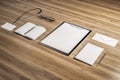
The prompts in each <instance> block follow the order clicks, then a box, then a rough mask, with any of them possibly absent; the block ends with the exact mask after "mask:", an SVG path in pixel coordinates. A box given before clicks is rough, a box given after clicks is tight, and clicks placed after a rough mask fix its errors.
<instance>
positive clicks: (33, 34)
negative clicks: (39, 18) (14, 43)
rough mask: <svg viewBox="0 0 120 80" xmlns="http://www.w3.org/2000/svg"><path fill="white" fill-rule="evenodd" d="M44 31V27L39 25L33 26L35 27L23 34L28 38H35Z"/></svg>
mask: <svg viewBox="0 0 120 80" xmlns="http://www.w3.org/2000/svg"><path fill="white" fill-rule="evenodd" d="M45 31H46V29H45V28H43V27H41V26H35V28H33V29H32V30H31V31H29V32H28V33H26V34H25V35H24V36H25V37H27V38H29V39H32V40H35V39H36V38H38V37H39V36H40V35H42V34H43V33H44V32H45Z"/></svg>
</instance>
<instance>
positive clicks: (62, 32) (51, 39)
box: [41, 22, 90, 55]
mask: <svg viewBox="0 0 120 80" xmlns="http://www.w3.org/2000/svg"><path fill="white" fill-rule="evenodd" d="M89 32H90V31H89V30H87V29H85V28H82V27H80V26H76V25H72V24H69V23H66V22H64V23H63V24H61V25H60V26H59V27H58V28H57V29H55V30H54V31H53V32H52V33H50V34H49V35H48V36H47V37H46V38H44V39H43V40H42V41H41V43H42V44H44V45H46V46H48V47H51V48H53V49H55V50H57V51H60V52H63V53H64V54H67V55H68V54H69V53H70V52H71V51H72V50H73V49H74V48H75V47H76V46H77V44H78V43H80V42H81V41H82V40H83V39H84V38H85V37H86V36H87V34H88V33H89Z"/></svg>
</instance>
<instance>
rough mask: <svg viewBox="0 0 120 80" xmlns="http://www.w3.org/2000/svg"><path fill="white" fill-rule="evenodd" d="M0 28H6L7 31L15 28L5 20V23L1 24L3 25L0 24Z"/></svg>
mask: <svg viewBox="0 0 120 80" xmlns="http://www.w3.org/2000/svg"><path fill="white" fill-rule="evenodd" d="M1 28H3V29H6V30H8V31H12V30H13V29H15V28H16V26H15V25H13V24H11V23H8V22H7V23H5V24H3V25H2V26H1Z"/></svg>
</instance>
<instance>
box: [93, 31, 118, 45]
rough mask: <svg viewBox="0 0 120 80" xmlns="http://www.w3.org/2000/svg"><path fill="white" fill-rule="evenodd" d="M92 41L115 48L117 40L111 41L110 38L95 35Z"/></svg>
mask: <svg viewBox="0 0 120 80" xmlns="http://www.w3.org/2000/svg"><path fill="white" fill-rule="evenodd" d="M92 39H93V40H96V41H99V42H101V43H104V44H107V45H109V46H112V47H115V46H116V45H117V43H118V42H119V40H116V39H113V38H111V37H108V36H105V35H102V34H99V33H96V34H95V35H94V36H93V37H92Z"/></svg>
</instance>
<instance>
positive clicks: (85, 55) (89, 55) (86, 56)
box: [75, 43, 104, 65]
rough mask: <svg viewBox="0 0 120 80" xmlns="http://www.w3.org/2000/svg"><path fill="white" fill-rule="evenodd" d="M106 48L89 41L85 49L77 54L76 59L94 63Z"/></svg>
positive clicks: (90, 63)
mask: <svg viewBox="0 0 120 80" xmlns="http://www.w3.org/2000/svg"><path fill="white" fill-rule="evenodd" d="M103 50H104V49H103V48H101V47H98V46H96V45H93V44H91V43H87V44H86V45H85V46H84V47H83V49H82V50H81V51H80V52H79V53H78V54H77V55H76V56H75V59H77V60H80V61H83V62H85V63H87V64H89V65H93V64H94V63H95V61H96V60H97V59H98V57H99V56H100V54H101V53H102V51H103Z"/></svg>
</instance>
